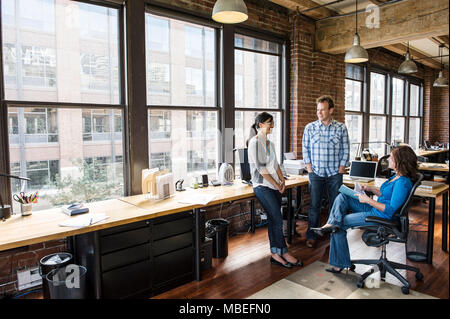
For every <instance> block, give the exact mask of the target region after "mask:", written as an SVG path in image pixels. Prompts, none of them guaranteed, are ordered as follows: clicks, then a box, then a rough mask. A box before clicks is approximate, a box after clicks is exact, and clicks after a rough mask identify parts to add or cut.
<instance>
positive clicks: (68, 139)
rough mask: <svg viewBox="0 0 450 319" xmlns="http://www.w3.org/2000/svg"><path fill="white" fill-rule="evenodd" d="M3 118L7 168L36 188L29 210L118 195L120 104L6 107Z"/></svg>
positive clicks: (16, 186)
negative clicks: (91, 107)
mask: <svg viewBox="0 0 450 319" xmlns="http://www.w3.org/2000/svg"><path fill="white" fill-rule="evenodd" d="M8 119H9V120H8V125H11V124H12V125H13V127H8V131H9V132H10V134H9V154H10V163H11V172H14V173H15V174H17V175H20V176H27V177H29V178H31V181H29V182H27V183H26V189H25V191H26V192H35V191H37V190H38V191H39V195H40V198H39V201H38V203H37V204H34V205H33V210H41V209H47V208H50V207H53V206H58V205H66V204H69V203H73V202H77V201H79V202H91V201H98V200H104V199H108V198H116V197H120V196H123V195H124V192H123V162H122V133H121V128H119V130H117V129H116V128H115V126H116V123H117V122H121V121H122V112H121V111H120V110H99V109H95V110H88V109H57V110H56V109H51V108H24V107H18V108H13V107H10V108H8ZM118 119H120V121H119V120H118ZM87 135H89V138H86V136H87ZM20 186H21V185H20V183H12V193H13V194H14V193H17V192H19V191H20ZM13 204H14V207H13V209H14V212H15V213H19V212H20V207H19V206H18V203H17V202H15V201H13Z"/></svg>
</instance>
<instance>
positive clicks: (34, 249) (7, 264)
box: [0, 239, 67, 296]
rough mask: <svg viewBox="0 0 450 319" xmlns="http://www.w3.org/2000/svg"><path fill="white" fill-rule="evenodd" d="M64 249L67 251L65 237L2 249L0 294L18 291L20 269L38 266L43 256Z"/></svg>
mask: <svg viewBox="0 0 450 319" xmlns="http://www.w3.org/2000/svg"><path fill="white" fill-rule="evenodd" d="M62 251H67V248H66V240H65V239H63V240H54V241H48V242H45V243H39V244H34V245H29V246H25V247H20V248H15V249H10V250H6V251H0V296H1V295H3V294H14V293H16V292H18V283H17V271H18V270H22V269H26V268H31V267H35V266H38V265H39V261H40V260H41V258H42V257H44V256H47V255H50V254H53V253H57V252H62ZM30 289H36V287H34V288H30ZM30 289H27V290H24V291H28V290H30Z"/></svg>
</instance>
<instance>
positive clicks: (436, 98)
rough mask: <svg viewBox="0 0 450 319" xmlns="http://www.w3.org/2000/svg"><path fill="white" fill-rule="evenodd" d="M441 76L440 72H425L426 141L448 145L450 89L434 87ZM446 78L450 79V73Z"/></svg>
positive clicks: (431, 70)
mask: <svg viewBox="0 0 450 319" xmlns="http://www.w3.org/2000/svg"><path fill="white" fill-rule="evenodd" d="M438 76H439V70H434V69H427V70H426V72H425V77H424V82H425V89H424V91H425V94H424V98H425V106H428V107H427V108H425V109H424V140H429V141H430V142H432V143H434V142H436V141H439V142H441V143H442V142H444V143H448V142H449V135H448V124H449V123H448V121H449V101H448V87H446V88H439V87H433V83H434V81H435V80H436V79H437V77H438ZM444 77H446V78H447V79H448V78H449V73H448V71H444Z"/></svg>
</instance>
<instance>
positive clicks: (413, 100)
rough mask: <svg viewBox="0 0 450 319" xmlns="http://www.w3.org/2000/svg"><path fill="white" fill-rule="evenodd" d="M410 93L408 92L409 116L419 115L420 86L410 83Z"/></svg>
mask: <svg viewBox="0 0 450 319" xmlns="http://www.w3.org/2000/svg"><path fill="white" fill-rule="evenodd" d="M409 88H410V93H409V115H410V116H418V115H419V105H420V102H419V96H420V91H419V89H420V87H419V86H418V85H414V84H411V85H410V87H409Z"/></svg>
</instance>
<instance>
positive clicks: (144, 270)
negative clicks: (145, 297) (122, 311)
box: [102, 260, 152, 299]
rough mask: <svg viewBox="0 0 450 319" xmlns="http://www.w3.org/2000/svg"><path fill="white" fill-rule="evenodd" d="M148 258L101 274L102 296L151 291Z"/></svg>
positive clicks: (122, 295)
mask: <svg viewBox="0 0 450 319" xmlns="http://www.w3.org/2000/svg"><path fill="white" fill-rule="evenodd" d="M151 274H152V271H151V267H150V260H145V261H141V262H139V263H137V264H132V265H129V266H125V267H122V268H117V269H114V270H111V271H107V272H105V273H103V274H102V292H103V295H102V298H107V299H119V298H127V297H133V296H134V295H138V294H140V293H142V292H144V291H149V293H150V292H151V286H152V285H151Z"/></svg>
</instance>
